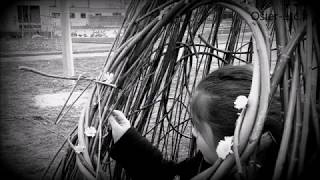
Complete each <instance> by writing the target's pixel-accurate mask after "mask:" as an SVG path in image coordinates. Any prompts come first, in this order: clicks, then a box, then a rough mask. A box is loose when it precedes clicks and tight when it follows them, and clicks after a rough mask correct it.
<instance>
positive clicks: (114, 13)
mask: <svg viewBox="0 0 320 180" xmlns="http://www.w3.org/2000/svg"><path fill="white" fill-rule="evenodd" d="M121 15H122V14H121V12H113V13H112V16H121Z"/></svg>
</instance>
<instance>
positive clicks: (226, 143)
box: [216, 136, 233, 159]
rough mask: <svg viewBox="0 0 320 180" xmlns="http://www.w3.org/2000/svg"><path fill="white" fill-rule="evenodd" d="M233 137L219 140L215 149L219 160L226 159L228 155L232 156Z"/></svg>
mask: <svg viewBox="0 0 320 180" xmlns="http://www.w3.org/2000/svg"><path fill="white" fill-rule="evenodd" d="M232 145H233V136H226V137H224V140H220V141H219V143H218V147H217V149H216V152H217V155H218V157H219V158H221V159H226V157H227V156H228V155H229V154H232V153H233V151H232V149H231V147H232Z"/></svg>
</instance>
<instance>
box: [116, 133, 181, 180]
mask: <svg viewBox="0 0 320 180" xmlns="http://www.w3.org/2000/svg"><path fill="white" fill-rule="evenodd" d="M111 157H112V158H113V159H115V160H116V161H117V162H118V163H120V165H121V166H122V167H124V168H125V169H126V171H127V172H128V173H129V175H130V176H131V177H132V178H133V179H139V180H144V179H159V180H160V179H161V180H169V179H173V178H174V177H175V175H176V174H177V164H176V163H174V162H173V161H167V160H165V159H163V157H162V153H161V152H160V151H159V150H158V149H156V148H155V147H154V146H152V144H151V143H150V142H149V141H148V140H147V139H146V138H144V137H142V136H141V135H140V134H139V133H138V132H137V131H136V130H135V129H134V128H130V129H129V130H127V131H126V133H125V134H124V135H123V136H122V137H121V138H120V139H119V140H118V141H117V142H116V143H115V144H114V145H113V146H112V149H111Z"/></svg>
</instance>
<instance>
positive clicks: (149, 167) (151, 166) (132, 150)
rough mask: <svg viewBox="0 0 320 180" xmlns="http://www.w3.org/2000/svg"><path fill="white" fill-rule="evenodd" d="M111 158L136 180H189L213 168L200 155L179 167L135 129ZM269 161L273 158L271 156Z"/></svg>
mask: <svg viewBox="0 0 320 180" xmlns="http://www.w3.org/2000/svg"><path fill="white" fill-rule="evenodd" d="M111 157H112V158H113V159H115V160H116V161H117V162H118V163H120V165H121V166H122V167H123V168H125V170H126V171H127V172H128V174H129V175H130V176H131V177H132V179H133V180H147V179H148V180H150V179H152V180H172V179H174V177H175V176H179V177H180V180H189V179H191V178H192V177H194V176H195V175H197V174H198V173H200V172H201V171H203V170H205V169H207V168H208V167H210V164H208V163H207V162H205V161H204V160H203V156H202V154H201V153H200V152H199V153H197V154H196V155H195V156H194V157H193V158H188V159H186V160H184V161H182V162H180V163H176V162H174V161H169V160H165V159H164V158H163V156H162V153H161V152H160V151H159V150H158V149H157V148H155V147H154V146H152V144H151V143H150V142H149V141H148V140H147V139H146V138H144V137H142V136H141V135H140V134H139V133H138V132H137V131H136V130H135V129H134V128H130V129H129V130H128V131H127V132H126V133H125V134H124V135H123V136H122V137H121V138H120V139H119V140H118V142H116V143H115V144H114V145H113V146H112V149H111ZM259 159H262V160H263V161H264V159H266V158H265V156H264V157H262V158H259ZM267 159H274V158H270V156H269V157H268V158H267ZM272 161H273V160H272ZM259 164H260V163H259ZM259 168H260V167H259ZM233 172H236V171H235V170H234V171H233ZM230 174H233V175H234V173H229V178H227V179H230V176H232V177H233V175H230ZM260 175H261V174H260ZM271 175H272V172H270V171H264V172H263V173H262V177H261V176H259V179H268V178H271V177H270V176H271ZM232 179H233V178H232ZM257 179H258V177H257Z"/></svg>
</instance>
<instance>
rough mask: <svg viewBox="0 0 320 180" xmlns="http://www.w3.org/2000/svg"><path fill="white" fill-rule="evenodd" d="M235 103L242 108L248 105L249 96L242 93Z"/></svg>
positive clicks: (236, 106) (235, 106) (239, 108)
mask: <svg viewBox="0 0 320 180" xmlns="http://www.w3.org/2000/svg"><path fill="white" fill-rule="evenodd" d="M233 104H234V108H236V109H238V110H241V109H243V108H245V107H246V106H247V104H248V98H247V97H246V96H242V95H241V96H238V97H237V98H236V100H235V101H234V103H233Z"/></svg>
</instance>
